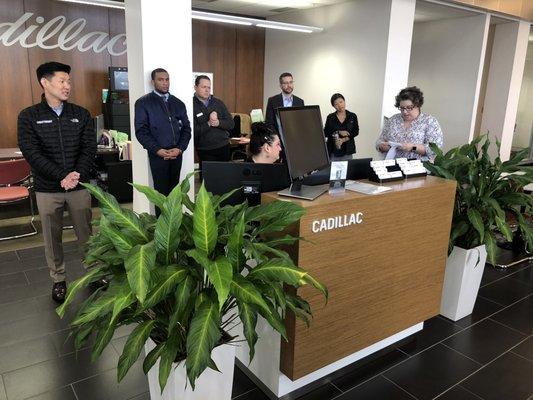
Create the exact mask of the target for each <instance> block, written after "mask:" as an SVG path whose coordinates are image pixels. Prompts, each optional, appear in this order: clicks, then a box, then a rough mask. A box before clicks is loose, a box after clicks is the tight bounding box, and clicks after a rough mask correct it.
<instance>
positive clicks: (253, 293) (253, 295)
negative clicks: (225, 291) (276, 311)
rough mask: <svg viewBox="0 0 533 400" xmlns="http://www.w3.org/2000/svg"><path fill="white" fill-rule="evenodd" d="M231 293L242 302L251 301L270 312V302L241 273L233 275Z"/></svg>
mask: <svg viewBox="0 0 533 400" xmlns="http://www.w3.org/2000/svg"><path fill="white" fill-rule="evenodd" d="M230 293H231V294H232V295H233V296H234V297H235V298H236V299H237V300H238V301H240V302H242V303H250V304H255V305H256V306H258V308H259V309H261V310H263V311H264V312H265V313H266V314H269V313H270V308H269V307H268V304H267V303H266V302H265V300H264V299H263V296H262V295H261V292H260V291H259V290H258V289H257V288H256V287H255V285H254V284H253V283H252V282H250V281H249V280H248V279H246V278H245V277H243V276H242V275H241V274H235V275H233V280H232V281H231V284H230Z"/></svg>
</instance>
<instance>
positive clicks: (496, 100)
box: [481, 21, 529, 160]
mask: <svg viewBox="0 0 533 400" xmlns="http://www.w3.org/2000/svg"><path fill="white" fill-rule="evenodd" d="M528 38H529V22H525V21H518V22H509V23H505V24H500V25H497V26H496V30H495V32H494V45H493V47H492V57H491V60H490V67H489V76H488V80H487V94H486V97H485V103H484V107H483V116H482V120H481V134H485V133H487V132H489V136H490V137H491V139H492V140H493V141H494V138H495V137H496V138H498V139H499V140H500V141H501V149H500V157H501V158H502V160H508V159H509V156H510V154H511V145H512V143H513V135H514V126H515V122H516V113H517V110H518V100H519V97H520V87H521V85H522V75H523V72H524V65H525V62H526V52H527V44H528ZM491 150H492V155H493V156H494V155H496V150H495V147H494V148H493V149H491Z"/></svg>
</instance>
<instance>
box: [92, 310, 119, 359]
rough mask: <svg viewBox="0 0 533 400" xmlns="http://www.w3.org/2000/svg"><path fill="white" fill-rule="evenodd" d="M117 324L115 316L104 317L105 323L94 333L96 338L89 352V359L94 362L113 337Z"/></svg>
mask: <svg viewBox="0 0 533 400" xmlns="http://www.w3.org/2000/svg"><path fill="white" fill-rule="evenodd" d="M116 325H117V320H116V318H112V317H111V318H109V319H106V324H105V326H103V327H102V328H101V329H100V330H99V331H98V334H97V335H96V339H95V341H94V346H93V350H92V352H91V361H92V362H95V361H96V360H97V359H98V357H100V355H101V354H102V352H103V351H104V349H105V348H106V347H107V345H108V344H109V342H110V341H111V339H112V338H113V334H114V333H115V329H116Z"/></svg>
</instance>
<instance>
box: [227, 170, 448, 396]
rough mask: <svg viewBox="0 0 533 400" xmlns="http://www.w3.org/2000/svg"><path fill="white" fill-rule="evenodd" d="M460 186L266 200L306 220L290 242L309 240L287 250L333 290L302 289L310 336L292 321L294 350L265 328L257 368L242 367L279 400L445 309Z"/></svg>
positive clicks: (431, 180) (406, 185)
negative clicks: (296, 208)
mask: <svg viewBox="0 0 533 400" xmlns="http://www.w3.org/2000/svg"><path fill="white" fill-rule="evenodd" d="M455 185H456V183H455V181H449V180H445V179H441V178H437V177H431V176H428V177H424V178H414V179H410V180H406V181H401V182H400V183H397V182H393V183H388V184H385V186H389V187H391V189H392V190H391V191H389V192H385V193H383V194H380V195H375V196H370V195H363V194H359V193H355V192H350V191H346V193H344V194H342V195H337V196H331V195H329V194H324V195H322V196H320V197H319V198H317V199H316V200H314V201H305V200H295V199H290V200H288V198H283V197H280V196H278V195H277V194H276V193H266V194H263V196H262V201H263V202H269V201H274V200H287V201H293V202H296V203H298V204H300V205H301V206H302V207H304V208H305V210H306V213H305V215H304V216H303V217H302V218H301V220H300V221H299V223H298V224H297V225H295V226H293V227H292V232H291V233H292V234H294V235H299V236H301V237H304V238H305V239H307V240H306V241H300V242H299V243H298V244H297V245H295V246H293V247H292V248H290V249H289V253H290V254H291V256H292V257H293V259H294V260H295V262H296V263H297V265H299V266H300V267H302V268H305V269H306V270H307V271H308V272H309V273H310V274H312V275H313V276H314V277H315V278H317V279H318V280H320V281H321V282H322V283H324V284H325V285H326V286H327V287H328V289H329V295H330V297H329V302H328V304H327V305H326V304H325V303H324V298H323V297H322V295H321V294H320V293H318V292H317V291H316V290H314V289H313V288H310V287H302V288H300V289H299V294H300V295H301V296H303V297H304V298H305V299H307V300H308V301H309V303H310V304H311V307H312V310H313V315H314V317H313V319H312V322H311V327H310V328H307V327H306V326H305V324H304V323H303V322H301V321H300V320H295V317H294V315H292V314H291V313H289V314H288V315H287V318H286V327H287V333H288V337H289V341H288V342H285V341H283V340H281V339H280V337H279V335H276V334H275V333H274V332H273V331H272V330H271V329H270V328H269V327H268V326H267V325H266V324H263V322H264V321H262V322H261V323H260V324H259V331H260V332H259V335H260V340H259V342H258V345H257V347H256V349H257V351H256V356H255V359H254V360H253V362H252V363H251V364H249V360H248V358H247V348H246V346H243V347H242V348H241V349H240V350H239V351H238V352H237V353H238V355H237V357H238V360H240V362H239V363H238V364H239V366H241V367H242V368H243V369H244V370H245V372H246V373H248V375H250V376H251V377H252V378H254V380H255V381H256V382H258V383H260V384H261V386H262V387H263V389H265V388H266V389H268V390H267V392H270V393H268V394H269V395H271V397H274V398H276V397H281V396H283V395H286V394H287V393H290V392H292V391H294V390H296V389H298V388H299V387H302V386H305V385H307V384H309V383H311V382H313V381H315V380H317V379H320V378H321V377H323V376H325V375H327V374H329V373H331V372H333V371H334V370H336V369H339V368H342V367H343V366H345V365H348V364H350V363H352V362H354V361H356V360H357V359H360V358H362V357H364V356H366V355H368V354H371V353H372V352H374V351H377V350H379V349H381V348H383V347H386V346H387V345H389V344H391V343H394V342H395V341H397V340H400V339H402V338H404V337H406V336H409V335H411V334H412V333H414V332H416V331H417V330H420V329H421V328H422V326H423V324H422V323H423V321H425V320H427V319H429V318H431V317H433V316H435V315H437V314H438V313H439V308H440V298H441V290H442V283H443V278H444V268H445V264H446V256H447V248H448V238H449V234H450V227H451V219H452V212H453V206H454V196H455Z"/></svg>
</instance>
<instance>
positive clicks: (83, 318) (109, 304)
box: [70, 288, 117, 325]
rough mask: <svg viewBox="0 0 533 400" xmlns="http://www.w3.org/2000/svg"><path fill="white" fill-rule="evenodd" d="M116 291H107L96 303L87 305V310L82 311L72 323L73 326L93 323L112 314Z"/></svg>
mask: <svg viewBox="0 0 533 400" xmlns="http://www.w3.org/2000/svg"><path fill="white" fill-rule="evenodd" d="M116 297H117V296H116V291H113V290H111V288H110V289H108V290H107V292H106V293H104V294H103V295H102V296H101V297H99V298H98V299H97V300H96V301H95V302H93V303H90V304H88V305H87V307H86V308H84V309H80V311H79V312H78V314H77V315H76V317H74V319H73V320H72V321H71V323H70V324H71V325H81V324H86V323H87V322H90V321H93V320H94V319H96V318H100V317H103V316H105V315H106V314H109V313H111V311H112V310H113V306H114V305H115V300H116Z"/></svg>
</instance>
